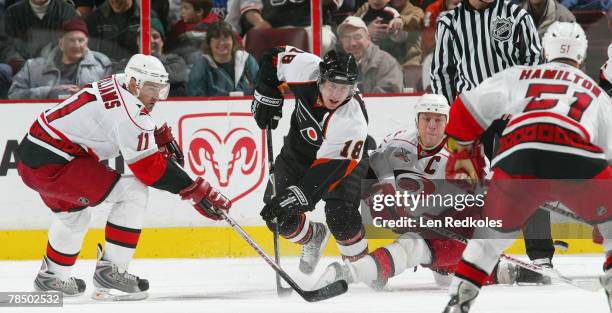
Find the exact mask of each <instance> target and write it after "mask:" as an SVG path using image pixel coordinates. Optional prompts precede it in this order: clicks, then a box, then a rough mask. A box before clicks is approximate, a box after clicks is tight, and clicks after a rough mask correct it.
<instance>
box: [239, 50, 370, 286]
mask: <svg viewBox="0 0 612 313" xmlns="http://www.w3.org/2000/svg"><path fill="white" fill-rule="evenodd" d="M259 73H260V78H259V80H258V82H257V86H256V88H255V95H254V99H253V103H252V107H251V110H252V112H253V115H254V117H255V120H256V122H257V125H258V126H259V127H260V128H262V129H264V128H266V127H270V128H271V129H274V128H276V126H277V125H278V120H279V119H280V117H281V115H282V114H281V113H282V106H283V93H282V90H283V89H284V88H288V89H290V90H291V92H292V93H293V95H294V96H295V109H294V110H293V113H292V114H291V127H290V129H289V133H288V134H287V135H286V136H285V140H284V141H285V142H284V145H283V147H282V149H281V152H280V154H279V155H278V157H277V158H276V160H275V166H274V175H275V184H276V190H278V191H279V192H278V195H277V196H276V197H274V198H271V189H272V188H271V187H272V186H271V184H270V183H269V184H268V188H267V189H266V194H265V196H264V202H265V203H266V205H265V207H264V208H263V210H262V211H261V216H262V218H263V219H264V220H265V221H266V223H267V224H268V227H269V228H270V229H273V227H274V224H273V223H272V221H273V220H274V218H277V221H278V227H279V234H280V235H281V236H282V237H284V238H286V239H288V240H289V241H291V242H295V243H298V244H301V245H303V248H302V256H301V259H300V271H302V272H303V273H306V274H311V273H312V272H313V271H314V268H315V266H316V265H317V263H318V261H319V259H320V257H321V254H322V252H323V250H324V249H325V246H326V244H327V241H328V239H329V232H330V231H329V230H328V229H327V227H326V226H325V224H323V223H315V222H311V221H309V219H308V216H307V215H306V214H305V213H306V212H308V211H312V210H313V209H314V208H315V204H316V203H317V202H318V201H319V200H321V199H322V200H324V201H325V215H326V222H327V225H328V226H329V229H330V230H331V233H332V234H334V237H335V238H336V242H337V243H338V246H339V249H340V252H341V254H342V256H343V257H344V258H348V259H357V258H359V257H361V256H364V255H366V254H367V253H368V243H367V239H366V238H365V230H364V228H363V225H362V221H361V215H360V214H359V210H358V209H359V190H360V178H361V177H363V176H365V172H366V170H367V165H366V163H365V162H360V160H361V157H362V154H363V153H362V151H363V148H364V144H365V141H366V136H367V113H366V110H365V106H364V103H363V100H362V98H361V96H360V95H359V93H358V90H357V88H356V87H355V83H356V80H357V64H356V62H355V58H354V57H353V56H352V55H351V54H346V53H341V52H335V51H330V52H329V53H327V54H326V55H325V57H324V59H323V60H321V59H320V58H319V57H317V56H316V55H313V54H310V53H306V52H303V51H301V50H299V49H297V48H294V47H291V46H283V47H277V48H272V49H270V50H268V51H267V52H266V53H265V54H264V56H263V57H262V61H261V67H260V72H259Z"/></svg>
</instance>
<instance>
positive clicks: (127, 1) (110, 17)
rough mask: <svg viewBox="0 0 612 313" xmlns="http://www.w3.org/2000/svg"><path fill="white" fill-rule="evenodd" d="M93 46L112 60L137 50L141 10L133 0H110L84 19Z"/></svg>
mask: <svg viewBox="0 0 612 313" xmlns="http://www.w3.org/2000/svg"><path fill="white" fill-rule="evenodd" d="M85 21H86V22H87V29H88V30H89V38H90V45H89V46H90V47H91V48H92V49H93V50H95V51H99V52H102V53H104V54H105V55H106V56H108V57H109V58H110V59H111V60H112V61H113V62H117V61H120V60H122V59H124V58H128V57H131V56H132V55H133V54H135V53H138V46H137V44H136V41H137V38H138V33H139V31H140V9H139V8H138V6H137V5H136V4H135V2H134V0H107V1H106V2H104V4H102V6H100V7H98V8H96V9H95V10H93V12H92V13H91V14H90V15H89V16H88V17H87V19H86V20H85Z"/></svg>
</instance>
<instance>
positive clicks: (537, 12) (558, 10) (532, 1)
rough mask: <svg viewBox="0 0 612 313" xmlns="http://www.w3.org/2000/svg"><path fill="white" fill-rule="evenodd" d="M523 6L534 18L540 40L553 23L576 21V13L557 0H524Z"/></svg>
mask: <svg viewBox="0 0 612 313" xmlns="http://www.w3.org/2000/svg"><path fill="white" fill-rule="evenodd" d="M521 7H522V8H523V9H525V10H526V11H527V12H528V13H529V14H530V15H531V17H532V18H533V23H534V24H535V26H536V27H537V28H538V36H539V37H540V40H542V36H544V33H546V30H547V29H548V26H550V25H551V24H552V23H554V22H575V21H576V17H574V14H572V12H570V11H569V10H568V9H567V8H566V7H564V6H562V5H561V4H559V3H557V1H556V0H523V2H522V3H521Z"/></svg>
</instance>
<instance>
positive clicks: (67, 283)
mask: <svg viewBox="0 0 612 313" xmlns="http://www.w3.org/2000/svg"><path fill="white" fill-rule="evenodd" d="M55 279H56V281H57V282H58V287H60V288H61V289H64V290H66V289H74V290H77V289H78V288H77V283H76V280H75V279H74V277H70V278H69V279H67V280H61V279H59V278H57V277H56V278H55Z"/></svg>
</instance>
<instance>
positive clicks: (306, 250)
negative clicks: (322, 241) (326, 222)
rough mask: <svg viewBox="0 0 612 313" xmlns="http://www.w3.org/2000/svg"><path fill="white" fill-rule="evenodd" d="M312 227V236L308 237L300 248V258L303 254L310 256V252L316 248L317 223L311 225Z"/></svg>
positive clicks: (313, 251)
mask: <svg viewBox="0 0 612 313" xmlns="http://www.w3.org/2000/svg"><path fill="white" fill-rule="evenodd" d="M313 228H314V229H313V234H312V238H310V240H309V241H308V242H307V243H306V244H304V247H303V248H302V254H301V256H302V258H303V257H305V256H312V254H313V253H315V252H316V250H317V249H318V248H317V245H316V242H317V240H318V237H319V227H318V226H317V225H313Z"/></svg>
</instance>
